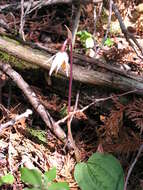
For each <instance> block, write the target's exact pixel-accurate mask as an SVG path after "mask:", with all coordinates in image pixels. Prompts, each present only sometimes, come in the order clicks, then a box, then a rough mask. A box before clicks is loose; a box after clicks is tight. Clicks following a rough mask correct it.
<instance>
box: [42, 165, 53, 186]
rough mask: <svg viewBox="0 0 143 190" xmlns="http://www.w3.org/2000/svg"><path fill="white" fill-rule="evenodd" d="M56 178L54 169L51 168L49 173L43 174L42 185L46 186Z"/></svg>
mask: <svg viewBox="0 0 143 190" xmlns="http://www.w3.org/2000/svg"><path fill="white" fill-rule="evenodd" d="M55 178H56V168H55V167H54V168H52V169H51V170H50V171H47V172H45V173H44V184H45V185H48V183H49V182H51V181H52V180H54V179H55Z"/></svg>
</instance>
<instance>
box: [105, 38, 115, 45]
mask: <svg viewBox="0 0 143 190" xmlns="http://www.w3.org/2000/svg"><path fill="white" fill-rule="evenodd" d="M104 45H105V46H108V47H111V46H113V45H114V42H113V41H112V40H111V39H110V38H107V39H106V41H105V42H104Z"/></svg>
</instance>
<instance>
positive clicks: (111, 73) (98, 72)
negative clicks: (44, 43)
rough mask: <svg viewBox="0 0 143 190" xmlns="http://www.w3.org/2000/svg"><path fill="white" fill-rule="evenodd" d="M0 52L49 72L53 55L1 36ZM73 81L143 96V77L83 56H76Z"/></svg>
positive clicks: (62, 73) (63, 73)
mask: <svg viewBox="0 0 143 190" xmlns="http://www.w3.org/2000/svg"><path fill="white" fill-rule="evenodd" d="M0 50H1V52H5V53H7V54H10V55H12V56H14V57H17V58H19V59H20V60H24V61H26V63H27V64H28V63H29V64H31V66H33V67H34V66H35V65H37V66H39V67H42V68H44V69H45V70H47V71H49V69H50V64H51V63H49V62H48V59H49V58H50V57H51V56H52V54H51V53H48V52H44V51H39V50H38V49H33V48H31V47H29V46H27V45H22V44H20V43H19V42H17V41H14V40H11V39H9V38H5V37H3V36H0ZM13 64H14V63H13ZM89 68H90V69H89ZM59 74H60V75H61V76H63V77H64V78H65V77H66V73H65V72H64V71H59ZM73 80H74V81H78V82H80V83H83V84H87V85H92V86H100V87H101V86H103V87H107V88H114V89H118V90H123V91H131V90H136V92H135V93H137V94H140V95H143V78H142V77H139V76H137V75H132V74H129V73H127V72H125V71H121V70H119V69H117V68H116V67H113V66H111V65H110V64H104V63H103V62H102V61H100V60H98V59H92V58H87V57H86V56H83V55H82V56H81V55H77V54H74V65H73Z"/></svg>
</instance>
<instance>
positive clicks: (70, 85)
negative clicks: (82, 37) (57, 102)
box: [68, 39, 73, 114]
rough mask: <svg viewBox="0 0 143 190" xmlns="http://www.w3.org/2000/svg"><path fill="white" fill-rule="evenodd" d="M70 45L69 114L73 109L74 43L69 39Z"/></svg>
mask: <svg viewBox="0 0 143 190" xmlns="http://www.w3.org/2000/svg"><path fill="white" fill-rule="evenodd" d="M69 44H70V79H69V95H68V114H69V113H70V109H71V94H72V63H73V60H72V57H73V56H72V41H71V39H69Z"/></svg>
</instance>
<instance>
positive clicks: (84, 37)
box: [77, 30, 94, 49]
mask: <svg viewBox="0 0 143 190" xmlns="http://www.w3.org/2000/svg"><path fill="white" fill-rule="evenodd" d="M77 36H79V38H80V42H81V43H82V45H83V46H84V47H85V48H86V49H88V48H93V47H94V39H93V36H92V34H90V33H89V32H87V31H86V30H82V31H79V32H77Z"/></svg>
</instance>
